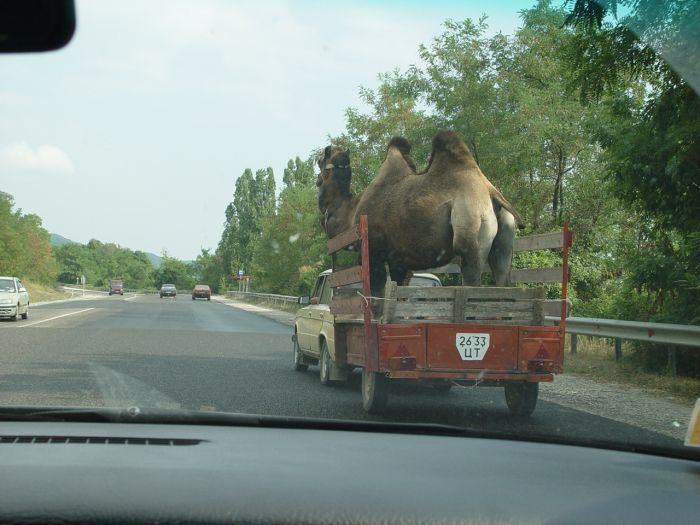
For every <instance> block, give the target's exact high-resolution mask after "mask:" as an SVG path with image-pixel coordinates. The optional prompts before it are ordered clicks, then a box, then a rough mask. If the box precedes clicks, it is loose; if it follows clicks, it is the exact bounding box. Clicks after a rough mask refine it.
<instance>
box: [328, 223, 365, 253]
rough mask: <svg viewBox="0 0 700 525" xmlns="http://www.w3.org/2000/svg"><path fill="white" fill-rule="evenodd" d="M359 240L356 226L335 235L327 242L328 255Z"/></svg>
mask: <svg viewBox="0 0 700 525" xmlns="http://www.w3.org/2000/svg"><path fill="white" fill-rule="evenodd" d="M359 240H360V231H359V229H358V227H357V226H353V227H352V228H350V229H349V230H345V231H344V232H343V233H341V234H338V235H336V236H335V237H333V238H332V239H330V240H329V241H328V253H330V254H334V253H335V252H339V251H340V250H342V249H343V248H346V247H347V246H348V245H350V244H352V243H354V242H357V241H359Z"/></svg>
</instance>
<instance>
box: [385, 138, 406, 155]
mask: <svg viewBox="0 0 700 525" xmlns="http://www.w3.org/2000/svg"><path fill="white" fill-rule="evenodd" d="M389 147H390V148H397V149H398V150H399V151H400V152H401V153H403V154H404V155H407V154H409V153H411V143H410V142H408V140H407V139H405V138H404V137H392V138H391V140H390V141H389Z"/></svg>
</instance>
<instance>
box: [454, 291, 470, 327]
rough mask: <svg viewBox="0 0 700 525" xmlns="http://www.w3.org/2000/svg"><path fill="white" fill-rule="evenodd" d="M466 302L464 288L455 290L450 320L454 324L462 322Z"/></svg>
mask: <svg viewBox="0 0 700 525" xmlns="http://www.w3.org/2000/svg"><path fill="white" fill-rule="evenodd" d="M466 302H467V290H466V289H464V288H457V289H456V290H455V300H454V303H453V305H452V320H453V321H454V322H459V321H461V320H462V315H463V312H464V305H465V303H466Z"/></svg>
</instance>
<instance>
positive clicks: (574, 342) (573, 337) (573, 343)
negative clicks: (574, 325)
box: [569, 332, 578, 354]
mask: <svg viewBox="0 0 700 525" xmlns="http://www.w3.org/2000/svg"><path fill="white" fill-rule="evenodd" d="M569 337H570V338H571V353H572V354H575V353H576V346H577V345H578V336H577V335H576V334H572V333H571V332H569Z"/></svg>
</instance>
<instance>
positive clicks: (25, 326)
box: [17, 307, 95, 328]
mask: <svg viewBox="0 0 700 525" xmlns="http://www.w3.org/2000/svg"><path fill="white" fill-rule="evenodd" d="M94 309H95V308H94V307H92V308H85V309H84V310H78V311H77V312H70V313H67V314H62V315H57V316H55V317H49V318H48V319H42V320H41V321H34V322H33V323H28V324H20V325H18V326H17V328H27V327H28V326H34V325H35V324H41V323H46V322H48V321H53V320H54V319H60V318H61V317H68V316H69V315H75V314H81V313H83V312H87V311H89V310H94Z"/></svg>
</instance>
